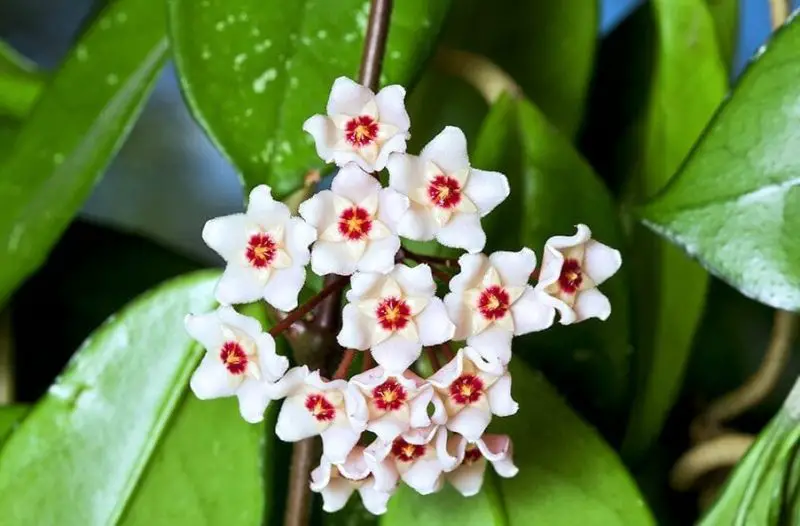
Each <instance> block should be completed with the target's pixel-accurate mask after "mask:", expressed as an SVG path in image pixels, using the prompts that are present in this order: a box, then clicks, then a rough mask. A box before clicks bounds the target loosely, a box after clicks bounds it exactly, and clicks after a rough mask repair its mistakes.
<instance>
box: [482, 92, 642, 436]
mask: <svg viewBox="0 0 800 526" xmlns="http://www.w3.org/2000/svg"><path fill="white" fill-rule="evenodd" d="M475 151H476V158H477V159H478V161H481V162H480V164H479V163H478V161H476V162H475V163H474V164H475V165H476V166H480V167H481V168H486V169H499V170H501V171H503V172H505V173H506V174H507V176H508V178H509V184H510V186H511V196H510V197H509V199H508V200H507V202H505V203H503V204H502V205H501V206H500V207H498V209H497V210H495V211H494V212H493V213H492V214H491V215H490V216H488V217H487V223H486V225H487V236H488V237H489V239H490V240H491V241H490V243H489V245H490V246H489V247H488V248H487V250H490V251H491V250H497V249H505V250H519V246H527V247H529V248H531V249H533V250H534V251H535V252H536V253H537V254H538V256H539V258H541V254H542V252H541V251H542V249H543V247H544V243H545V241H546V240H547V239H548V238H549V237H551V236H554V235H572V234H573V233H574V232H575V225H576V224H577V223H585V224H587V225H589V226H590V227H591V229H592V232H593V235H594V237H595V238H596V239H599V240H601V241H602V242H604V243H606V244H608V245H611V246H614V247H617V248H620V249H623V248H624V246H623V245H624V242H623V238H622V232H621V227H620V224H619V221H618V220H617V213H616V206H615V204H614V202H613V199H612V198H611V196H610V194H609V193H608V190H607V189H606V188H605V187H604V186H603V184H602V182H601V181H600V180H599V179H598V178H597V176H596V175H595V174H594V172H593V171H592V169H591V167H590V166H589V165H588V164H587V163H586V162H585V161H584V160H583V159H582V158H581V156H580V155H579V154H578V153H577V152H576V151H575V150H574V148H573V147H572V145H571V144H570V142H569V140H568V139H567V138H566V137H565V136H564V135H563V134H561V133H560V132H559V131H558V130H556V129H555V128H554V127H553V126H552V125H551V124H550V123H549V121H548V120H547V119H546V118H545V117H544V115H543V114H542V112H541V111H539V110H538V108H537V107H536V106H534V105H533V104H532V103H530V102H528V101H526V100H518V101H512V100H511V99H510V98H509V99H507V100H505V101H504V99H502V98H501V99H500V100H498V102H497V103H495V107H494V108H493V109H492V112H491V113H490V116H489V118H488V119H487V121H486V123H485V125H484V129H483V130H482V133H481V135H480V139H479V142H478V145H477V147H476V150H475ZM509 233H517V236H516V237H515V238H514V237H510V236H509ZM625 273H626V271H625V267H624V266H623V270H622V271H621V272H620V273H619V274H618V275H617V276H615V277H614V278H612V279H611V280H609V281H608V282H606V283H604V284H603V286H602V289H603V291H604V293H605V294H607V295H608V297H609V299H610V300H611V304H612V306H613V312H612V315H611V317H610V318H609V319H608V320H607V321H605V322H600V321H599V320H589V321H586V322H584V323H581V324H579V325H574V326H570V327H564V326H560V325H557V326H556V327H553V328H552V329H549V330H547V331H544V332H541V333H535V334H530V335H528V336H525V337H523V338H518V339H517V340H515V350H516V352H518V353H521V355H523V356H525V357H526V359H531V360H532V361H533V362H534V363H536V364H537V365H538V366H541V367H542V368H543V370H545V371H546V372H547V374H548V376H550V377H551V378H553V380H554V381H555V382H556V384H557V385H559V387H561V388H562V389H563V390H564V392H565V394H567V395H568V396H569V398H570V400H572V401H577V402H580V405H581V406H582V407H586V406H588V407H590V408H591V410H592V415H593V417H594V418H593V419H595V422H599V421H600V420H602V419H606V418H608V419H609V420H611V419H612V418H611V417H612V416H613V414H615V413H617V412H619V411H620V410H621V409H622V407H623V404H624V402H625V395H626V394H627V375H628V370H629V363H628V362H629V353H628V348H629V329H628V316H629V313H628V306H627V301H628V292H627V284H626V277H625ZM597 410H601V411H600V412H598V411H597Z"/></svg>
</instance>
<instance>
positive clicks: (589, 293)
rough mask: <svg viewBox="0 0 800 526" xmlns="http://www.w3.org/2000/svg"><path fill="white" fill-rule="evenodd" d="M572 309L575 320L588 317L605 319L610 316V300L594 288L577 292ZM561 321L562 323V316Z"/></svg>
mask: <svg viewBox="0 0 800 526" xmlns="http://www.w3.org/2000/svg"><path fill="white" fill-rule="evenodd" d="M574 309H575V321H576V322H578V321H583V320H587V319H589V318H599V319H601V320H607V319H608V317H609V316H611V302H609V301H608V298H607V297H606V296H605V294H603V293H602V292H600V291H599V290H598V289H596V288H594V289H589V290H584V291H581V292H579V293H578V296H577V298H576V299H575V307H574ZM561 323H564V322H563V317H562V322H561Z"/></svg>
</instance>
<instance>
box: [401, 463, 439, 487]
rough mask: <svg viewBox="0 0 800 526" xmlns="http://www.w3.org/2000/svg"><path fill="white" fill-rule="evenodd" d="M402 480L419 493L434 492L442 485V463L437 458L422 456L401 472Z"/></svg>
mask: <svg viewBox="0 0 800 526" xmlns="http://www.w3.org/2000/svg"><path fill="white" fill-rule="evenodd" d="M402 479H403V482H405V483H406V484H408V485H409V486H411V487H412V488H414V489H415V490H416V491H417V493H419V494H420V495H430V494H431V493H436V492H437V491H439V490H440V489H441V487H442V465H441V463H440V462H439V460H438V459H437V458H435V457H434V458H430V459H426V458H422V459H420V460H417V461H416V462H414V464H413V465H412V466H411V467H410V468H409V469H408V471H406V472H405V473H403V474H402Z"/></svg>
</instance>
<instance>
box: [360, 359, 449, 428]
mask: <svg viewBox="0 0 800 526" xmlns="http://www.w3.org/2000/svg"><path fill="white" fill-rule="evenodd" d="M350 383H351V384H352V385H354V386H356V387H357V388H358V390H359V391H361V394H363V395H364V398H365V399H366V401H367V410H368V412H369V422H368V424H367V431H371V432H373V433H375V434H376V435H378V438H380V439H381V440H383V441H384V442H391V441H392V440H394V439H395V438H396V437H397V436H398V435H400V434H401V433H405V432H406V431H408V430H409V429H411V428H420V427H427V426H429V425H430V423H431V416H429V415H428V406H430V405H431V404H432V403H433V404H434V408H435V412H434V414H433V420H434V421H435V423H438V424H443V423H444V421H445V418H446V415H445V414H444V406H443V405H442V403H441V401H440V400H439V399H438V397H434V393H433V388H432V387H431V385H430V384H428V383H427V382H425V380H423V379H422V378H420V377H419V376H417V375H415V374H414V373H412V372H410V371H406V372H405V373H404V374H402V375H396V374H390V373H388V372H386V371H385V370H384V369H383V368H382V367H375V368H373V369H370V370H369V371H366V372H363V373H361V374H358V375H356V376H354V377H352V378H351V379H350ZM434 398H435V400H434Z"/></svg>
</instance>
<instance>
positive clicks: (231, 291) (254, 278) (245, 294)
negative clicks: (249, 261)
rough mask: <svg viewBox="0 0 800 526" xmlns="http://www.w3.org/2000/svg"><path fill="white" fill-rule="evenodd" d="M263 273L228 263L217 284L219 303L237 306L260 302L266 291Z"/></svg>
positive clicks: (216, 294) (216, 295) (216, 292)
mask: <svg viewBox="0 0 800 526" xmlns="http://www.w3.org/2000/svg"><path fill="white" fill-rule="evenodd" d="M262 272H263V271H260V270H256V269H254V268H252V267H244V266H242V265H240V264H236V263H228V265H227V266H226V267H225V272H223V273H222V277H221V278H220V279H219V281H218V282H217V288H216V289H215V297H216V299H217V301H219V302H220V303H222V304H225V305H237V304H240V303H252V302H254V301H258V300H260V299H261V297H262V295H263V289H264V281H263V278H262V274H261V273H262Z"/></svg>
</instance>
